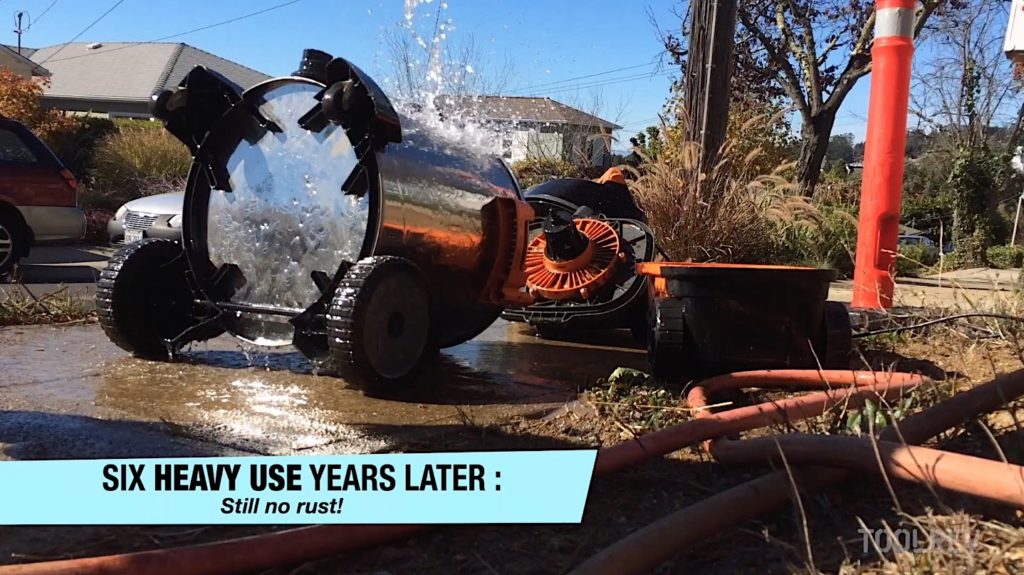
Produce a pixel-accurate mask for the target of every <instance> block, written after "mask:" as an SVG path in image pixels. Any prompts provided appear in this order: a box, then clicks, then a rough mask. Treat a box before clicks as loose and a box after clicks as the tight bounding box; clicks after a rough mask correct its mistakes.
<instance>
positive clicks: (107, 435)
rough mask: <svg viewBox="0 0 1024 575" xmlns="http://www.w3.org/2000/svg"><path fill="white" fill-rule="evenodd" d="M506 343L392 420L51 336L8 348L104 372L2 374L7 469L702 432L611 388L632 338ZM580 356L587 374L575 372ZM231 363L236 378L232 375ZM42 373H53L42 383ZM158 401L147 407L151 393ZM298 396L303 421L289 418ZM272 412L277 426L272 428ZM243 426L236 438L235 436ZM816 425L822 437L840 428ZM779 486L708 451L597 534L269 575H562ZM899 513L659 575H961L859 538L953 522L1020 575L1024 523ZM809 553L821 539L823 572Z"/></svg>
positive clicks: (596, 516) (395, 405)
mask: <svg viewBox="0 0 1024 575" xmlns="http://www.w3.org/2000/svg"><path fill="white" fill-rule="evenodd" d="M498 329H500V330H505V331H502V332H500V333H498V332H495V333H492V334H491V337H490V339H489V338H488V337H484V338H483V340H482V341H480V342H476V343H475V344H474V343H473V342H471V344H467V346H468V347H466V348H463V349H459V348H456V350H455V351H454V352H453V355H451V356H449V357H448V358H447V359H446V360H445V361H446V362H447V363H446V364H445V365H446V367H442V368H441V369H442V371H443V373H445V374H447V375H445V380H444V381H443V382H441V383H440V384H439V385H441V388H440V389H441V391H443V392H444V393H442V394H439V395H443V396H446V397H448V398H449V399H448V400H447V401H438V400H437V397H438V394H432V395H431V396H426V395H422V394H421V395H415V396H413V397H409V398H400V399H398V400H391V401H380V402H378V400H364V399H358V398H356V397H355V396H352V395H350V394H349V393H347V392H343V391H341V390H337V389H335V388H334V387H333V386H331V387H329V388H328V387H325V386H324V385H323V383H324V380H325V379H326V378H318V377H316V376H315V374H311V373H309V372H308V371H305V370H304V368H303V367H302V366H299V365H297V364H295V363H294V361H295V360H294V358H290V359H289V358H283V359H282V358H272V359H265V360H257V361H256V362H255V365H256V366H257V367H253V365H252V364H253V361H252V360H251V358H243V357H239V355H244V354H239V353H238V352H237V351H230V349H222V348H221V347H218V346H214V347H213V348H212V349H204V350H200V351H199V352H197V355H195V356H194V357H193V360H192V361H191V362H190V363H186V364H147V365H145V366H142V365H140V363H137V362H136V360H131V359H124V358H121V357H119V356H118V355H117V354H116V350H111V349H109V346H107V345H106V344H105V343H104V342H102V340H101V338H99V337H97V334H96V333H95V331H96V328H95V327H79V328H73V329H68V330H58V331H56V332H44V334H45V337H44V338H43V339H44V340H45V342H46V344H47V345H46V348H47V349H44V347H43V346H42V345H41V344H40V343H39V341H40V340H39V338H40V337H41V336H40V334H38V333H35V330H34V328H32V329H26V330H23V331H22V333H14V332H11V331H7V332H2V331H0V344H3V345H4V346H5V347H6V349H8V350H12V349H14V350H16V351H18V353H20V354H23V355H24V354H28V355H31V354H33V353H34V354H38V355H39V356H40V357H46V358H48V359H50V360H54V359H55V358H59V357H62V356H59V355H58V356H54V355H51V354H49V353H48V351H49V349H48V348H51V347H53V348H57V349H64V350H65V351H68V352H71V353H72V354H73V353H74V351H73V350H77V349H85V350H87V351H86V352H83V353H88V354H90V356H92V357H99V358H100V359H99V360H90V361H89V362H85V360H84V359H82V360H81V361H82V362H83V363H86V365H85V367H83V366H82V365H75V363H74V362H73V361H64V362H63V364H64V366H65V367H60V365H52V366H50V367H49V368H48V369H47V370H45V371H47V373H48V375H45V376H44V375H40V373H39V372H40V370H39V369H34V370H29V369H21V368H18V367H17V366H15V365H14V364H13V362H12V361H10V358H11V357H12V356H10V355H7V354H5V355H4V356H3V358H0V370H3V372H4V373H6V374H7V377H6V378H5V379H4V380H3V382H2V383H0V392H2V393H0V459H3V458H8V459H32V458H39V457H44V458H45V457H72V456H90V457H110V456H112V454H118V455H124V454H125V453H128V454H131V455H130V456H140V455H142V454H146V453H151V452H154V451H156V452H159V453H160V454H162V455H171V454H173V455H181V454H232V453H275V454H276V453H296V452H308V451H309V450H311V451H312V452H313V453H344V452H352V451H366V450H377V451H394V452H405V451H460V450H490V449H538V448H551V449H557V448H565V447H574V448H578V447H580V446H589V447H597V446H602V445H609V444H613V443H616V442H619V441H622V440H624V439H628V438H630V437H631V436H632V435H633V434H635V433H643V432H645V431H649V430H651V429H654V428H658V427H662V426H666V425H670V424H672V423H675V422H678V421H683V420H686V419H687V418H688V417H689V416H688V414H687V413H686V412H685V411H684V410H681V409H678V408H679V407H681V406H682V405H684V404H683V401H682V399H681V397H682V394H683V391H684V386H682V385H677V386H664V385H660V384H652V383H650V382H642V383H637V384H635V385H632V386H625V387H624V389H619V390H617V391H616V390H612V389H611V388H610V387H609V385H608V384H607V383H605V382H602V381H601V380H600V379H599V378H600V377H601V376H602V375H607V374H610V373H611V371H612V370H613V369H615V368H616V367H632V368H643V367H644V365H645V361H644V356H643V354H642V352H641V351H640V350H639V349H637V348H636V347H635V346H630V345H628V344H626V343H624V340H623V339H622V338H618V339H614V340H613V343H614V345H612V344H610V343H609V342H608V341H598V342H597V343H593V342H591V343H587V344H578V343H577V344H561V343H558V342H539V341H535V340H533V339H531V337H532V336H529V335H524V334H523V332H522V331H521V330H520V329H519V328H517V327H514V326H501V327H500V328H498ZM489 341H505V342H511V344H512V345H503V347H502V349H501V351H500V353H499V352H498V351H495V350H490V347H489V343H488V342H489ZM474 346H475V347H474ZM1020 349H1021V348H1020V346H1018V345H1017V343H1016V340H1015V338H1014V337H998V338H997V337H988V338H985V339H980V338H979V337H978V336H977V334H976V333H975V332H974V331H971V332H970V333H965V332H964V331H963V330H962V329H960V328H956V329H948V328H936V329H933V330H931V331H929V332H928V333H925V334H919V335H911V336H897V337H889V336H879V337H876V338H872V339H871V340H870V341H863V342H861V347H860V348H859V350H858V353H857V354H856V355H855V357H854V358H853V359H852V363H851V366H852V367H870V368H873V369H896V370H909V371H918V372H921V373H924V374H926V375H928V376H929V377H931V378H933V380H934V381H936V382H937V384H936V385H937V389H938V390H939V391H937V393H939V394H940V395H941V394H948V393H951V392H952V391H954V390H958V389H964V388H966V387H969V386H972V385H976V384H978V383H982V382H985V381H988V380H989V379H991V378H992V377H993V376H994V375H996V374H1000V373H1007V372H1010V371H1014V370H1017V369H1021V368H1022V367H1024V361H1022V355H1021V352H1020ZM218 354H220V355H218ZM232 354H233V355H232ZM567 356H569V357H574V356H575V359H573V360H571V361H568V362H567V361H566V360H565V359H564V358H565V357H567ZM64 357H66V356H64ZM499 357H500V358H502V359H498V358H499ZM226 358H228V359H231V360H232V361H235V362H238V363H239V364H240V365H237V366H236V365H231V364H230V361H227V359H226ZM80 359H81V358H80ZM246 362H248V366H246V365H245V364H246ZM261 362H262V363H261ZM495 362H497V364H495ZM58 363H59V362H58ZM34 365H35V366H36V367H37V368H38V366H39V363H35V364H34ZM261 366H265V367H266V370H264V369H263V367H261ZM453 373H454V376H453V375H452V374H453ZM182 381H194V382H195V383H194V384H185V385H182V384H181V383H180V382H182ZM246 381H249V383H244V382H246ZM253 381H256V382H257V383H255V384H254V383H252V382H253ZM556 381H557V382H561V383H560V384H556V383H554V382H556ZM175 382H178V383H175ZM239 382H243V383H242V384H239ZM143 385H146V386H147V388H148V390H144V391H140V389H142V388H141V386H143ZM285 396H287V397H290V398H295V397H299V398H301V399H302V402H301V403H299V402H296V401H291V400H288V401H285V400H283V399H282V398H283V397H285ZM40 404H46V406H45V407H44V406H43V405H40ZM267 406H270V407H273V408H274V409H275V410H277V411H273V410H271V411H270V413H271V415H267V416H265V417H264V416H261V415H260V414H261V413H263V412H264V411H266V409H264V408H266V407H267ZM282 414H283V415H282ZM826 417H827V416H826ZM270 420H273V424H272V425H271V422H270ZM310 420H312V423H310ZM231 421H241V424H238V425H229V422H231ZM1021 421H1024V407H1022V406H1021V405H1017V406H1015V409H1011V410H1009V411H1005V412H1001V413H997V414H994V415H992V416H989V417H986V418H985V419H984V423H986V425H987V427H988V429H990V430H991V432H992V434H993V435H994V436H995V438H996V440H997V442H998V445H999V446H1000V448H1001V451H1002V452H1003V453H1004V454H1005V456H1006V457H1007V459H1008V460H1010V461H1013V462H1016V463H1024V428H1022V427H1021V425H1020V422H1021ZM805 425H806V428H805V429H811V430H820V429H821V428H822V427H823V426H828V423H827V422H823V421H811V422H808V423H806V424H805ZM798 428H799V427H798ZM264 436H266V437H269V439H264V438H263V437H264ZM296 437H300V438H303V439H302V440H301V441H296V440H295V438H296ZM939 444H940V445H942V446H943V447H945V448H948V449H953V450H957V451H963V452H968V453H973V454H977V455H981V456H984V457H989V458H996V457H998V456H999V452H998V451H997V450H996V448H995V446H994V445H993V443H992V441H991V440H990V439H989V437H988V435H987V433H985V431H984V430H983V428H982V426H980V425H978V424H977V423H970V424H967V425H965V426H964V427H962V428H960V429H958V430H955V431H954V432H951V433H948V434H946V435H945V436H943V437H941V438H940V439H939ZM68 446H71V447H68ZM767 471H769V469H768V468H767V467H765V466H756V467H742V468H738V467H726V466H723V465H721V464H718V463H715V462H713V461H712V460H710V459H709V458H708V457H707V456H706V455H705V454H703V453H702V452H701V451H700V450H699V449H697V448H691V449H686V450H683V451H680V452H677V453H675V454H673V455H672V456H671V457H669V458H666V459H662V460H655V461H651V462H649V463H646V464H644V465H641V466H639V467H637V468H635V469H631V470H628V471H624V472H621V473H618V474H615V475H612V476H608V477H601V478H597V479H595V481H594V483H593V486H592V489H591V492H590V495H589V498H588V504H587V508H586V512H585V516H584V521H583V523H582V525H570V526H566V525H558V526H534V525H528V526H465V527H441V528H437V529H434V530H431V531H429V532H426V533H424V534H421V535H419V536H416V537H412V538H409V539H406V540H403V541H401V542H397V543H395V544H391V545H385V546H380V547H376V548H373V549H369V550H366V551H363V552H360V553H355V554H350V555H346V556H341V557H334V558H329V559H325V560H322V561H318V562H314V563H308V564H306V565H301V566H291V567H289V568H286V569H277V570H273V571H269V572H268V573H272V574H275V575H278V574H280V575H284V574H292V573H338V574H375V575H383V574H395V575H397V574H406V573H426V574H442V573H444V574H448V573H453V574H477V573H479V574H490V575H493V574H496V573H499V574H517V573H526V574H534V573H536V574H541V573H564V572H567V571H569V570H571V568H572V567H573V566H575V565H578V564H579V563H580V562H582V561H583V560H585V559H586V558H587V557H589V556H591V555H592V554H594V553H596V552H598V551H600V550H601V549H603V548H605V547H607V546H608V545H609V544H611V543H613V542H615V541H616V540H618V539H620V538H622V537H624V536H626V535H628V534H629V533H631V532H633V531H635V530H636V529H638V528H640V527H642V526H644V525H646V524H648V523H650V522H652V521H655V520H657V519H659V518H661V517H663V516H665V515H667V514H669V513H671V512H672V511H675V510H678V509H681V508H683V507H685V506H687V505H689V504H691V503H694V502H696V501H699V500H700V499H702V498H704V497H706V496H708V495H710V494H713V493H716V492H719V491H722V490H724V489H727V488H729V487H732V486H734V485H737V484H739V483H741V482H743V481H746V480H749V479H752V478H754V477H757V476H759V475H762V474H764V473H765V472H767ZM895 494H896V496H897V499H898V505H897V504H896V503H894V501H893V499H892V496H891V495H890V493H889V491H888V490H887V489H886V487H885V484H884V483H883V482H881V481H879V480H877V479H875V478H873V477H862V478H858V479H857V480H855V481H850V482H847V483H845V484H842V485H839V486H836V487H834V488H830V489H827V490H823V491H820V492H815V493H805V494H804V496H803V498H802V503H803V507H804V510H805V513H806V516H802V515H801V514H800V513H798V512H797V511H795V508H789V509H786V510H784V511H781V512H778V513H775V514H771V515H767V516H765V517H763V518H761V519H760V520H759V521H756V522H750V523H747V524H744V525H742V526H740V527H739V528H737V529H735V530H732V531H729V532H726V533H723V534H721V535H720V536H718V537H716V538H715V539H713V540H711V541H708V542H706V543H705V544H703V545H699V546H696V547H694V548H692V549H689V550H686V551H685V552H683V553H681V554H680V555H678V556H676V557H675V558H673V559H672V560H671V561H669V562H667V563H666V564H664V565H662V566H661V567H660V568H659V569H658V570H657V571H656V573H660V574H669V573H794V572H811V571H820V572H847V573H855V572H856V573H859V572H874V571H878V572H905V573H942V572H950V571H949V570H948V569H944V568H938V569H937V568H935V565H937V564H939V563H934V562H933V563H932V567H930V568H929V567H927V566H925V567H920V566H911V567H907V566H906V565H904V564H896V563H889V562H887V561H885V560H882V559H881V558H880V557H879V554H878V553H877V552H876V551H873V550H868V551H867V552H865V550H864V549H863V545H862V543H863V537H862V535H861V532H860V529H861V525H862V523H861V522H863V525H866V526H868V527H869V528H871V529H876V528H882V526H883V525H890V526H894V527H895V526H898V525H901V524H904V525H905V524H906V518H907V517H911V516H912V517H922V516H928V515H929V514H930V513H934V514H937V515H938V516H939V517H940V519H939V520H940V521H941V518H942V517H948V518H952V519H950V521H953V520H958V521H964V522H967V523H968V524H969V525H970V528H971V529H973V531H972V532H974V533H977V534H978V537H983V538H985V541H986V542H989V541H990V540H991V543H992V544H991V545H989V546H988V547H986V549H989V548H990V547H991V548H995V547H997V545H996V543H998V542H1005V541H1010V543H1009V544H1003V545H1002V547H1007V549H1003V550H1002V551H1001V555H1000V556H999V557H995V555H996V552H995V551H991V549H989V551H987V552H986V553H987V555H986V557H985V559H986V560H990V561H991V562H993V564H992V565H986V568H985V569H980V568H979V569H978V570H977V572H986V573H1020V572H1024V553H1021V551H1022V550H1024V523H1022V517H1021V515H1019V514H1018V513H1016V512H1014V511H1012V510H1007V509H1006V508H1002V507H998V506H996V505H992V504H988V503H984V502H979V501H977V500H972V499H969V498H967V497H961V496H955V495H951V494H948V493H942V494H934V493H930V492H929V491H927V490H926V489H922V488H918V487H914V486H910V485H905V484H897V485H895ZM897 507H899V509H900V511H897V510H896V508H897ZM805 522H806V528H805V526H804V525H805ZM266 529H268V528H266V527H209V526H196V527H181V526H177V527H102V526H101V527H39V528H35V527H34V528H19V527H0V563H21V562H28V561H36V560H42V559H52V558H63V557H76V556H89V555H96V554H102V553H112V552H125V551H135V550H142V549H151V548H154V547H164V546H171V545H181V544H188V543H198V542H204V541H214V540H219V539H223V538H227V537H233V536H238V535H242V534H249V533H257V532H261V531H265V530H266ZM805 533H809V534H810V537H809V548H810V550H811V557H810V558H808V557H807V551H806V549H807V548H808V545H807V543H808V542H806V541H805ZM1007 533H1009V535H1007ZM1014 537H1017V539H1013V538H1014ZM1014 541H1016V543H1014ZM1002 547H1000V549H1002ZM887 557H888V558H889V559H893V558H894V557H895V556H893V555H891V554H890V555H888V556H887ZM903 561H904V563H905V562H906V561H905V558H904V559H903ZM929 561H932V559H929ZM979 561H980V559H979ZM966 565H967V564H966V563H964V564H963V565H962V567H963V568H964V571H961V570H960V569H956V571H959V572H966V570H967V566H966ZM970 571H971V572H975V571H976V570H975V568H973V567H971V568H970Z"/></svg>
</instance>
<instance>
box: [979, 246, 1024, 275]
mask: <svg viewBox="0 0 1024 575" xmlns="http://www.w3.org/2000/svg"><path fill="white" fill-rule="evenodd" d="M985 256H986V257H987V258H988V261H989V263H990V264H992V267H995V268H999V269H1003V270H1005V269H1011V268H1019V267H1024V247H1021V246H992V247H990V248H989V249H988V250H986V251H985Z"/></svg>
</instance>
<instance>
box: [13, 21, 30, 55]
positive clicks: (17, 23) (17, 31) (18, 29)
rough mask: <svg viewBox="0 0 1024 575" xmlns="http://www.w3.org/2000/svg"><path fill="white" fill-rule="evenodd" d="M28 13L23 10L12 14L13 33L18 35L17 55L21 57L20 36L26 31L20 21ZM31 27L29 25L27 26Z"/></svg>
mask: <svg viewBox="0 0 1024 575" xmlns="http://www.w3.org/2000/svg"><path fill="white" fill-rule="evenodd" d="M27 14H28V13H27V12H25V11H24V10H18V11H17V12H15V13H14V33H15V34H17V35H18V55H19V56H21V35H22V34H24V33H25V31H26V30H28V28H27V27H25V26H23V25H22V20H23V19H24V18H25V16H26V15H27ZM30 20H31V19H30ZM29 26H31V24H29Z"/></svg>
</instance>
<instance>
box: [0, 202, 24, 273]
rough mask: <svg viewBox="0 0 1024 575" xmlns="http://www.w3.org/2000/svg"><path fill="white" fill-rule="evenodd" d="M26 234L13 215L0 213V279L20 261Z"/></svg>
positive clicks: (19, 221)
mask: <svg viewBox="0 0 1024 575" xmlns="http://www.w3.org/2000/svg"><path fill="white" fill-rule="evenodd" d="M27 241H28V234H27V233H25V228H24V225H23V224H22V223H21V220H19V219H18V218H17V217H16V216H15V215H14V214H11V213H8V212H0V277H4V276H6V275H7V274H8V273H9V272H10V271H11V270H12V269H14V265H15V264H17V263H18V260H20V259H21V256H22V254H24V253H25V248H26V247H27V246H26V245H25V243H26V242H27Z"/></svg>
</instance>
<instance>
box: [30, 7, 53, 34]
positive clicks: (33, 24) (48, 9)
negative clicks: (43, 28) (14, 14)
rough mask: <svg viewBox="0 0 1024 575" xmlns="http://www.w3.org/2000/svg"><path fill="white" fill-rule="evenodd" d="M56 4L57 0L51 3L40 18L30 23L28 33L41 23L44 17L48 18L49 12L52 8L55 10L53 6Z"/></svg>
mask: <svg viewBox="0 0 1024 575" xmlns="http://www.w3.org/2000/svg"><path fill="white" fill-rule="evenodd" d="M56 3H57V0H53V2H50V5H49V6H47V7H46V10H43V13H42V14H40V15H39V17H38V18H36V19H35V20H33V21H32V22H30V23H29V25H28V28H26V29H25V31H26V32H27V31H29V30H31V29H32V27H33V26H35V25H36V23H37V22H39V21H40V20H42V19H43V16H46V13H47V12H49V11H50V8H53V5H54V4H56Z"/></svg>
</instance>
